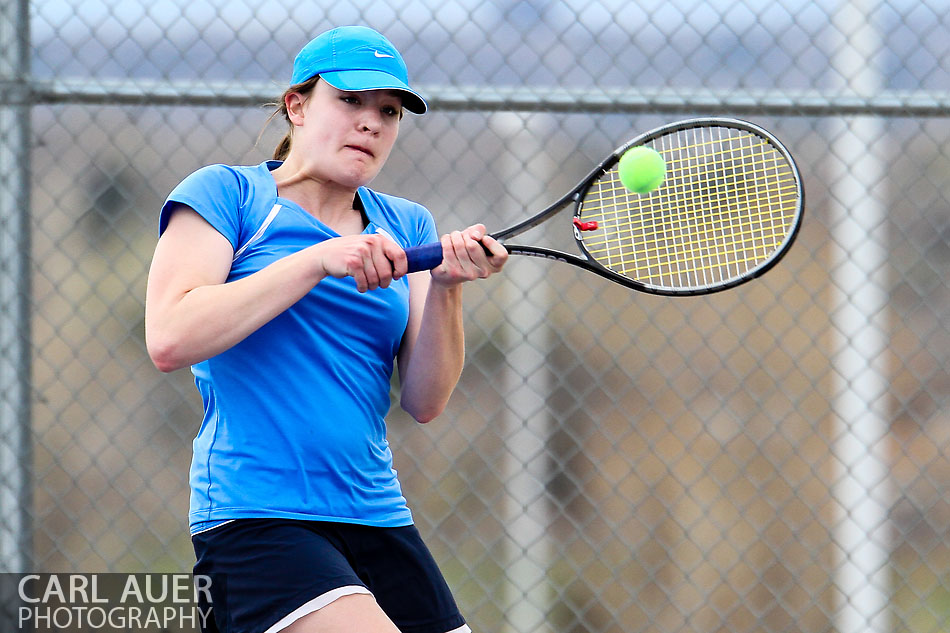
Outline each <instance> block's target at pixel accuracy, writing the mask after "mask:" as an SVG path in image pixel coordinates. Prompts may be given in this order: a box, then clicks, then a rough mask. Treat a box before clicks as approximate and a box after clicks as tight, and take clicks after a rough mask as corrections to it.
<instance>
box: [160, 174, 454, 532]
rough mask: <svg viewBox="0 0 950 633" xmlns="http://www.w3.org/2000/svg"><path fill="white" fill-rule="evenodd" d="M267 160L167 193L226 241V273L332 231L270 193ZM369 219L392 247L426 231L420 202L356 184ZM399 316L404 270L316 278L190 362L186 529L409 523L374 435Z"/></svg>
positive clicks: (429, 231) (428, 234)
mask: <svg viewBox="0 0 950 633" xmlns="http://www.w3.org/2000/svg"><path fill="white" fill-rule="evenodd" d="M279 164H280V163H278V162H274V161H268V162H265V163H262V164H260V165H258V166H252V167H230V166H224V165H212V166H209V167H205V168H202V169H200V170H198V171H197V172H195V173H193V174H191V175H190V176H188V177H187V178H186V179H185V180H184V181H183V182H182V183H181V184H180V185H178V187H176V188H175V190H174V191H172V193H171V194H170V195H169V197H168V200H167V201H166V203H165V206H164V207H163V209H162V215H161V220H160V224H159V228H160V231H164V230H165V227H166V225H167V222H168V217H169V215H170V211H171V209H172V208H173V207H174V205H175V203H182V204H186V205H188V206H189V207H191V208H192V209H194V210H195V211H197V212H198V213H199V214H200V215H201V216H202V217H203V218H204V219H205V220H207V221H208V222H209V223H210V224H211V225H212V226H213V227H214V228H215V229H217V230H218V231H219V232H220V233H221V234H222V235H223V236H224V237H225V238H227V239H228V241H229V242H231V245H232V247H233V248H234V251H235V257H234V262H233V263H232V266H231V272H230V274H229V275H228V279H227V281H228V282H230V281H234V280H236V279H241V278H242V277H246V276H248V275H250V274H253V273H254V272H256V271H258V270H261V269H262V268H264V267H265V266H267V265H268V264H271V263H273V262H275V261H277V260H279V259H280V258H282V257H285V256H287V255H289V254H291V253H294V252H297V251H300V250H302V249H304V248H306V247H307V246H310V245H312V244H315V243H318V242H321V241H323V240H328V239H331V238H334V237H339V235H338V234H337V233H336V232H334V231H333V230H332V229H330V228H329V227H327V226H326V225H324V224H323V223H321V222H320V221H319V220H317V219H316V218H314V217H313V216H312V215H310V214H309V213H307V212H306V211H304V210H303V209H302V208H301V207H300V206H298V205H297V204H295V203H293V202H291V201H289V200H285V199H283V198H279V197H278V196H277V187H276V184H275V182H274V178H273V176H271V174H270V170H271V169H273V168H274V167H276V166H277V165H279ZM358 195H359V198H360V201H361V202H362V204H363V207H364V210H365V214H366V217H367V219H368V226H367V227H366V229H365V230H364V231H363V232H364V233H383V234H385V235H387V236H389V237H390V238H392V239H394V240H395V241H396V242H397V243H399V244H400V245H401V246H403V247H408V246H415V245H419V244H425V243H429V242H433V241H436V240H437V239H438V238H437V234H436V230H435V223H434V221H433V219H432V215H431V214H430V213H429V212H428V210H426V209H425V208H424V207H422V206H420V205H418V204H415V203H413V202H410V201H408V200H403V199H401V198H396V197H393V196H387V195H384V194H379V193H376V192H374V191H371V190H369V189H366V188H360V189H359V191H358ZM408 315H409V285H408V280H407V279H406V278H405V277H403V278H402V279H400V280H398V281H395V282H393V283H392V284H391V285H390V286H389V288H385V289H384V288H380V289H377V290H373V291H371V292H366V293H360V292H358V291H357V289H356V284H355V282H354V281H353V279H352V278H351V277H346V278H343V279H335V278H332V277H327V278H326V279H324V280H322V281H321V282H320V283H319V284H317V285H316V286H315V287H314V288H313V290H311V291H310V292H309V293H308V294H307V295H306V296H304V297H303V298H302V299H300V300H299V301H298V302H297V303H296V304H294V305H293V306H291V307H290V308H288V309H287V310H286V311H284V312H283V313H282V314H280V315H278V316H277V317H275V318H274V319H273V320H271V321H270V322H268V323H267V324H265V325H264V326H262V327H261V328H260V329H258V330H257V331H256V332H254V333H253V334H251V335H250V336H248V337H247V338H246V339H245V340H243V341H241V342H240V343H238V344H237V345H235V346H234V347H232V348H231V349H229V350H227V351H225V352H222V353H221V354H218V355H217V356H214V357H212V358H210V359H208V360H206V361H204V362H201V363H198V364H196V365H194V366H192V373H193V374H194V376H195V384H196V385H197V387H198V391H199V392H200V394H201V398H202V401H203V404H204V418H203V420H202V422H201V427H200V428H199V430H198V434H197V437H196V438H195V440H194V457H193V460H192V465H191V473H190V480H191V508H190V514H189V521H190V524H191V529H192V532H195V531H199V530H201V529H205V528H207V527H210V526H213V525H214V524H216V523H218V522H221V521H225V520H230V519H237V518H252V517H254V518H259V517H280V518H298V519H311V520H321V521H338V522H347V523H358V524H363V525H374V526H386V527H396V526H401V525H409V524H411V523H412V515H411V513H410V511H409V508H408V507H407V505H406V499H405V497H404V496H403V494H402V490H401V488H400V485H399V481H398V480H397V478H396V471H395V470H394V468H393V456H392V452H391V450H390V447H389V443H388V441H387V439H386V425H385V421H384V418H385V416H386V414H387V412H388V411H389V405H390V399H389V390H390V380H391V377H392V373H393V366H394V360H395V356H396V352H397V351H398V350H399V345H400V342H401V340H402V337H403V334H404V332H405V329H406V323H407V321H408Z"/></svg>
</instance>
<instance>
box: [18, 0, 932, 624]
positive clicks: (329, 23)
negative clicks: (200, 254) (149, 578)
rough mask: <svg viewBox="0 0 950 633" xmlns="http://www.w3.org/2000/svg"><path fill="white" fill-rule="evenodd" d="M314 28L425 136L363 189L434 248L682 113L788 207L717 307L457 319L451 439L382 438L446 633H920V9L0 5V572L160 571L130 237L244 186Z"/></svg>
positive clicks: (476, 0)
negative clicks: (794, 223)
mask: <svg viewBox="0 0 950 633" xmlns="http://www.w3.org/2000/svg"><path fill="white" fill-rule="evenodd" d="M343 24H366V25H369V26H372V27H374V28H376V29H378V30H380V31H382V32H383V33H384V34H386V35H387V36H388V37H389V38H390V39H391V40H392V41H393V42H394V43H395V44H396V46H397V48H399V49H400V50H401V51H402V52H403V54H404V56H405V58H406V61H407V63H408V66H409V68H410V76H411V79H412V82H413V84H414V85H416V86H417V87H418V88H419V89H420V91H421V92H423V93H424V94H425V96H426V97H427V99H428V100H429V102H430V106H431V111H430V113H429V114H427V115H426V116H424V117H415V116H412V115H408V116H407V117H406V118H405V119H404V120H403V123H402V132H401V135H400V139H399V141H398V143H397V147H396V150H395V151H394V153H393V155H392V157H391V159H390V161H389V163H388V164H387V166H386V168H385V169H384V171H383V173H382V174H381V176H380V177H379V178H378V179H377V180H376V181H375V182H374V183H373V187H374V188H376V189H378V190H380V191H384V192H387V193H391V194H395V195H400V196H404V197H408V198H411V199H414V200H417V201H419V202H421V203H423V204H425V205H426V206H428V207H429V208H430V209H431V210H432V212H433V214H434V216H435V218H436V220H437V222H438V223H439V227H440V229H441V230H442V231H448V230H451V229H454V228H459V227H462V226H467V225H468V224H471V223H473V222H475V221H482V222H484V223H485V224H487V225H488V226H489V227H490V229H491V228H501V227H503V226H506V225H507V224H509V223H510V222H512V221H513V220H514V219H515V218H517V217H520V216H521V214H523V213H524V210H525V209H526V208H527V209H536V208H538V207H540V206H542V205H546V204H548V203H550V202H553V201H554V200H555V199H556V198H558V197H559V196H560V195H561V194H562V193H564V192H565V191H566V190H567V189H568V188H570V187H571V186H573V185H574V184H575V182H576V181H577V180H579V179H580V178H581V177H582V176H583V175H585V174H586V173H587V172H588V171H589V169H591V167H592V166H593V165H594V164H595V163H596V162H599V160H600V159H601V158H602V157H603V156H604V155H606V154H607V153H608V152H609V151H611V150H613V149H614V148H615V147H616V146H618V145H619V144H621V143H622V142H623V141H624V140H625V139H627V138H628V137H630V136H632V135H634V134H636V133H638V132H641V131H645V130H648V129H650V128H652V127H655V126H657V125H659V124H662V123H666V122H669V121H672V120H676V119H680V118H687V117H689V116H695V115H703V114H717V115H731V116H737V117H740V118H745V119H749V120H751V121H753V122H755V123H758V124H759V125H761V126H763V127H766V128H768V129H770V130H772V131H773V132H775V133H776V134H777V135H778V137H779V138H781V139H782V140H783V141H784V142H785V143H786V144H787V145H788V146H789V148H790V150H791V152H792V154H793V155H794V156H795V157H796V159H797V161H798V164H799V166H800V168H801V170H802V172H803V176H804V181H805V189H806V215H805V221H804V225H803V228H802V232H801V235H800V236H799V239H798V241H797V243H796V245H795V246H794V248H793V249H792V251H791V253H790V254H789V255H788V256H787V257H786V258H785V259H784V260H783V261H782V263H781V264H780V265H779V266H777V267H776V268H775V269H773V270H772V271H770V272H769V273H768V274H766V275H765V276H764V277H763V278H762V279H760V280H757V281H755V282H753V283H749V284H746V285H744V286H742V287H740V288H737V289H733V290H730V291H727V292H723V293H719V294H716V295H712V296H708V297H703V298H664V297H654V296H648V295H644V294H639V293H635V292H631V291H628V290H625V289H623V288H621V287H619V286H616V285H613V284H611V283H610V282H607V281H604V280H601V279H599V278H596V277H594V276H591V275H588V274H584V273H581V272H578V271H575V270H574V269H573V268H571V267H569V266H567V265H564V264H558V263H549V262H541V261H535V260H533V259H530V258H518V259H517V261H515V260H512V261H511V263H510V264H509V266H508V267H507V268H506V273H505V275H504V276H496V277H494V278H492V279H490V280H488V281H487V282H484V283H477V284H470V286H469V287H467V289H466V298H465V300H466V310H467V322H466V334H467V350H468V356H467V364H466V368H465V371H464V374H463V376H462V380H461V383H460V385H459V388H458V389H457V391H456V393H455V395H454V397H453V399H452V401H451V403H450V406H449V408H448V410H447V411H446V413H445V414H444V415H443V416H442V417H441V418H439V419H438V420H436V421H435V422H433V423H431V424H429V425H427V426H418V425H416V424H415V423H414V422H412V421H411V420H410V419H409V418H408V416H406V415H405V414H403V413H402V412H401V411H400V410H399V408H398V405H396V404H394V407H393V410H392V413H391V415H390V418H389V433H390V441H391V443H392V445H393V448H394V451H395V454H396V465H397V468H398V470H399V472H400V476H401V479H402V481H403V484H404V487H405V490H406V493H407V496H408V498H409V500H410V505H411V506H412V508H413V510H414V513H415V517H416V521H417V524H418V526H419V528H420V530H421V531H422V533H423V535H424V537H425V538H426V540H427V542H428V543H429V545H430V547H431V548H432V550H433V552H434V554H435V555H436V557H437V559H438V560H439V562H440V564H441V565H442V568H443V570H444V572H445V574H446V576H447V577H448V580H449V582H450V585H451V586H452V587H453V589H454V591H455V592H456V596H457V599H458V601H459V603H460V606H461V608H462V610H463V612H464V613H465V614H466V616H467V618H468V619H469V622H470V625H471V626H472V628H473V629H474V630H475V631H476V632H478V631H484V632H488V631H504V632H511V633H515V632H519V633H520V632H541V631H557V632H563V633H580V632H591V633H593V632H598V633H608V632H609V633H619V632H644V633H645V632H650V633H674V632H683V633H685V632H690V633H692V632H696V633H707V632H708V633H712V632H719V631H729V632H730V633H745V632H750V633H751V632H757V633H758V632H783V633H791V632H826V631H838V632H840V633H852V632H858V631H875V632H877V631H879V632H882V633H883V632H894V633H897V632H901V633H904V632H906V633H911V632H913V633H937V632H940V631H943V632H946V631H950V289H948V282H950V212H948V207H950V204H948V200H950V61H948V60H950V2H948V1H946V0H881V1H873V0H853V1H852V0H842V1H840V2H836V1H833V0H817V1H804V0H775V1H771V2H762V1H760V0H707V1H701V0H662V1H661V0H639V1H638V2H629V1H626V0H624V1H621V0H600V1H586V0H571V1H566V2H560V1H554V0H551V1H544V0H510V1H502V0H498V1H482V0H468V1H454V0H411V1H407V2H398V1H392V0H388V1H386V2H382V1H370V0H365V1H357V2H347V1H334V2H307V3H301V2H296V1H288V0H267V1H265V0H187V1H185V0H150V1H149V2H143V1H134V2H133V1H131V0H108V1H106V0H82V1H81V2H80V1H79V0H33V1H29V2H28V1H27V0H3V1H2V2H0V91H2V92H0V571H4V572H25V571H38V572H69V571H75V572H106V571H115V572H133V571H150V572H160V571H187V570H190V567H191V564H192V563H193V553H192V550H191V543H190V540H189V538H188V535H187V525H186V513H187V506H188V490H187V472H188V465H189V461H190V455H191V444H190V443H191V440H192V438H193V437H194V434H195V433H196V431H197V429H198V424H199V421H200V400H199V398H198V395H197V392H196V391H195V389H194V385H193V383H192V376H191V374H190V373H189V372H188V371H186V370H182V371H178V372H175V373H172V374H170V375H163V374H160V373H159V372H158V371H157V370H155V369H154V367H153V366H152V365H151V363H150V362H149V360H148V357H147V355H146V352H145V346H144V341H143V300H144V293H145V282H146V275H147V270H148V266H149V261H150V258H151V253H152V250H153V248H154V246H155V242H156V239H157V219H158V211H159V209H160V207H161V204H162V202H163V200H164V198H165V196H166V195H167V194H168V192H169V191H170V190H171V189H172V188H173V187H174V186H175V185H176V184H177V183H178V182H179V181H180V180H181V179H182V178H183V177H184V176H185V175H187V174H188V173H190V172H191V171H193V170H194V169H196V168H198V167H200V166H202V165H205V164H209V163H215V162H223V163H232V164H235V163H236V164H256V163H258V162H260V161H262V160H264V159H266V158H269V156H270V153H271V151H272V149H273V147H274V145H275V144H276V142H277V140H278V139H279V137H280V136H281V135H282V132H283V129H282V124H273V125H270V126H267V125H266V123H267V119H268V116H269V115H270V112H271V109H270V108H269V107H266V106H264V105H263V104H265V103H267V102H269V101H273V100H275V99H277V98H278V97H279V95H280V94H281V92H282V91H283V89H284V88H285V86H286V84H287V82H288V80H289V75H290V67H291V63H292V60H293V56H294V55H295V54H296V52H297V50H299V48H300V47H301V46H302V45H303V44H304V43H306V42H307V41H308V40H309V39H310V38H311V37H313V36H314V35H316V34H318V33H319V32H321V31H323V30H325V29H327V28H330V27H333V26H339V25H343ZM562 230H563V229H562ZM536 231H537V234H536V235H534V236H531V235H530V234H529V235H528V236H526V238H525V241H541V242H544V241H545V240H552V241H557V240H559V239H560V236H559V235H557V231H558V229H557V228H556V227H555V228H548V227H543V228H539V229H537V230H536ZM528 237H531V240H529V239H528ZM394 388H395V387H394ZM394 403H395V401H394Z"/></svg>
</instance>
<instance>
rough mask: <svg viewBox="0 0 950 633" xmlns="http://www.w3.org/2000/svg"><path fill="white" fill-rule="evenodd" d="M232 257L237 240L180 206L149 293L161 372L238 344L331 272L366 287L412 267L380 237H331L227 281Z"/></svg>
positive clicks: (154, 354)
mask: <svg viewBox="0 0 950 633" xmlns="http://www.w3.org/2000/svg"><path fill="white" fill-rule="evenodd" d="M232 257H233V250H232V248H231V244H230V242H228V241H227V239H225V238H224V236H222V235H221V234H220V233H218V231H216V230H215V229H214V228H213V227H212V226H211V225H210V224H208V222H207V221H205V220H204V218H202V217H201V216H200V215H198V214H197V213H196V212H195V211H194V210H192V209H190V208H189V207H186V206H180V207H178V208H177V209H176V210H175V211H174V213H173V214H172V216H171V219H170V220H169V222H168V227H167V228H166V229H165V232H164V233H163V235H162V237H161V238H160V239H159V241H158V245H157V246H156V248H155V254H154V257H153V259H152V266H151V269H150V270H149V278H148V289H147V290H146V298H145V341H146V345H147V347H148V352H149V356H150V357H151V359H152V362H154V363H155V366H156V367H158V368H159V369H160V370H161V371H172V370H175V369H178V368H181V367H186V366H188V365H191V364H194V363H197V362H200V361H203V360H206V359H208V358H211V357H212V356H215V355H217V354H220V353H221V352H223V351H225V350H227V349H229V348H231V347H233V346H234V345H235V344H237V343H239V342H240V341H242V340H244V339H245V338H246V337H247V336H248V335H250V334H251V333H252V332H254V331H256V330H257V329H258V328H260V327H261V326H262V325H264V324H265V323H267V322H268V321H270V320H271V319H273V318H274V317H275V316H277V315H278V314H280V313H281V312H283V311H284V310H286V309H287V308H289V307H290V306H291V305H293V304H294V303H296V302H297V301H298V300H299V299H300V298H301V297H303V296H304V295H305V294H306V293H307V292H309V291H310V289H311V288H313V287H314V286H315V285H316V284H317V283H319V282H320V280H322V279H323V278H324V277H326V276H327V275H332V276H335V277H343V276H346V275H350V276H352V277H353V278H354V279H355V280H356V282H357V287H358V288H359V289H360V290H361V291H365V290H368V289H373V288H376V287H380V286H383V287H385V286H388V285H389V283H390V282H391V281H392V279H393V278H394V277H398V276H399V275H400V274H404V273H405V270H406V264H405V255H404V254H403V251H402V249H401V248H398V247H396V246H395V245H392V244H391V243H390V242H389V240H386V239H384V238H381V237H378V236H360V235H357V236H348V237H341V238H336V239H333V240H327V241H325V242H321V243H320V244H316V245H314V246H311V247H308V248H305V249H303V250H301V251H299V252H297V253H294V254H292V255H289V256H287V257H284V258H282V259H280V260H278V261H276V262H274V263H273V264H271V265H269V266H267V267H265V268H263V269H261V270H260V271H258V272H256V273H253V274H251V275H249V276H247V277H245V278H243V279H240V280H237V281H234V282H231V283H225V281H226V279H227V276H228V272H229V271H230V268H231V259H232ZM400 258H401V259H400Z"/></svg>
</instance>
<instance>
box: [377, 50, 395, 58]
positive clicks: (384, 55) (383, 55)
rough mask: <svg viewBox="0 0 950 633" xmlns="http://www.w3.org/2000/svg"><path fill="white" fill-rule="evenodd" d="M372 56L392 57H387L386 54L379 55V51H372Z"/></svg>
mask: <svg viewBox="0 0 950 633" xmlns="http://www.w3.org/2000/svg"><path fill="white" fill-rule="evenodd" d="M373 54H374V55H376V57H392V55H387V54H386V53H380V52H379V51H373Z"/></svg>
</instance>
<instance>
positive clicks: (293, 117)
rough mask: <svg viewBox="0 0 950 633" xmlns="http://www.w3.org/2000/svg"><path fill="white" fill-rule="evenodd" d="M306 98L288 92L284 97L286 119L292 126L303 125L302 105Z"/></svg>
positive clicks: (297, 93)
mask: <svg viewBox="0 0 950 633" xmlns="http://www.w3.org/2000/svg"><path fill="white" fill-rule="evenodd" d="M306 103H307V98H306V97H305V96H303V95H302V94H300V93H299V92H290V93H288V94H287V95H285V96H284V105H285V106H286V107H287V118H288V119H290V123H291V124H292V125H303V119H304V116H303V111H304V105H305V104H306Z"/></svg>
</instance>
